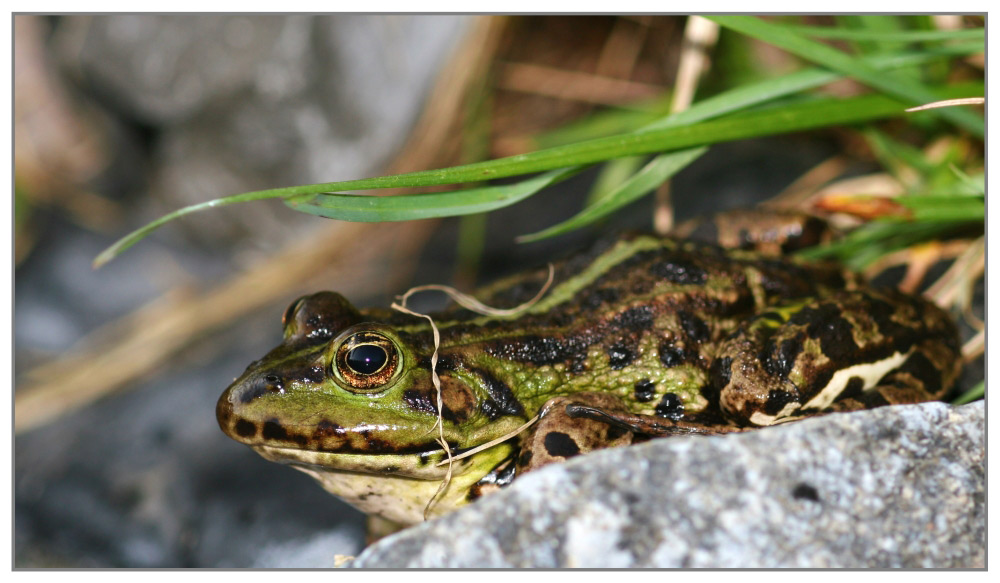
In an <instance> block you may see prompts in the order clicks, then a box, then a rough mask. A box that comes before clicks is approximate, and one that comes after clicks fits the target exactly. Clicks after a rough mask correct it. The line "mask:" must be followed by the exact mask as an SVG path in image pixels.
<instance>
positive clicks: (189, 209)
mask: <svg viewBox="0 0 1000 583" xmlns="http://www.w3.org/2000/svg"><path fill="white" fill-rule="evenodd" d="M296 188H297V187H294V186H291V187H288V188H276V189H273V190H258V191H255V192H247V193H244V194H236V195H233V196H227V197H224V198H216V199H213V200H209V201H206V202H200V203H198V204H193V205H191V206H186V207H184V208H181V209H177V210H175V211H174V212H172V213H169V214H166V215H163V216H162V217H160V218H158V219H156V220H155V221H153V222H151V223H149V224H146V225H144V226H142V227H140V228H138V229H136V230H134V231H132V232H131V233H129V234H128V235H125V236H124V237H122V238H121V239H118V240H117V241H115V242H114V244H113V245H111V246H110V247H108V248H107V249H105V250H104V251H101V253H100V255H98V256H97V257H95V258H94V262H93V263H92V266H93V268H94V269H97V268H98V267H101V266H102V265H104V264H105V263H107V262H108V261H111V260H112V259H114V258H115V257H117V256H118V255H120V254H121V253H122V252H124V251H125V250H126V249H128V248H129V247H131V246H132V245H135V244H136V243H138V242H139V241H141V240H143V239H144V238H146V236H147V235H149V234H150V233H152V232H153V231H155V230H156V229H159V228H160V227H162V226H163V225H165V224H166V223H169V222H170V221H172V220H174V219H179V218H181V217H183V216H184V215H189V214H191V213H196V212H198V211H203V210H206V209H210V208H216V207H220V206H226V205H230V204H238V203H241V202H250V201H254V200H265V199H268V198H279V197H281V196H288V195H290V194H295V193H294V191H295V189H296Z"/></svg>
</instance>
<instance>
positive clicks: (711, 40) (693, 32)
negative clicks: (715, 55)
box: [653, 16, 719, 235]
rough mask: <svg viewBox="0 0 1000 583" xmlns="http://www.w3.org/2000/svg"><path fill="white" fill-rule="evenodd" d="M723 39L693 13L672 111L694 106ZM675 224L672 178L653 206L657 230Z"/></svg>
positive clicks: (716, 29)
mask: <svg viewBox="0 0 1000 583" xmlns="http://www.w3.org/2000/svg"><path fill="white" fill-rule="evenodd" d="M718 38H719V25H718V24H716V23H714V22H712V21H711V20H708V19H707V18H702V17H700V16H689V17H688V20H687V25H686V26H685V27H684V45H683V47H682V49H681V58H680V63H679V64H678V66H677V77H676V81H675V83H674V95H673V99H672V101H671V102H670V113H678V112H681V111H684V110H685V109H687V108H688V107H690V106H691V102H692V101H693V100H694V94H695V92H696V91H697V90H698V81H699V80H700V79H701V75H702V73H704V72H705V70H707V69H708V66H709V62H710V61H709V57H708V51H709V50H711V48H712V47H714V46H715V43H716V41H717V40H718ZM673 227H674V205H673V203H672V202H671V196H670V181H669V180H668V181H666V182H664V183H663V184H662V185H660V187H659V188H658V189H656V200H655V203H654V208H653V230H654V231H656V232H657V233H659V234H660V235H666V234H667V233H669V232H670V230H671V229H673Z"/></svg>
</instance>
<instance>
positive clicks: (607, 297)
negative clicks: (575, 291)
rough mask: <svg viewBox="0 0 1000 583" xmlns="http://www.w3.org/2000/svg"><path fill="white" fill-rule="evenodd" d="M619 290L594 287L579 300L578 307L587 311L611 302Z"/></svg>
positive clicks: (616, 297)
mask: <svg viewBox="0 0 1000 583" xmlns="http://www.w3.org/2000/svg"><path fill="white" fill-rule="evenodd" d="M620 295H621V292H620V291H618V289H617V288H613V287H605V288H600V289H595V290H594V291H592V292H589V293H587V294H586V295H585V296H583V298H582V299H581V300H580V308H582V309H584V310H588V311H593V310H596V309H598V308H600V307H601V306H602V305H604V304H613V303H615V302H616V301H617V300H618V298H619V297H620Z"/></svg>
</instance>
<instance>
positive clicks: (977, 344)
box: [962, 329, 986, 363]
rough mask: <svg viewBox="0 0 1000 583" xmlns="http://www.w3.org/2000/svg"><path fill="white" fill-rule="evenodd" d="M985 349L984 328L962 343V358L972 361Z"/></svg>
mask: <svg viewBox="0 0 1000 583" xmlns="http://www.w3.org/2000/svg"><path fill="white" fill-rule="evenodd" d="M985 351H986V330H985V329H983V330H980V331H979V332H977V333H976V335H975V336H973V337H972V338H970V339H969V341H968V342H966V343H965V344H963V345H962V358H963V359H965V362H967V363H968V362H972V361H973V360H975V359H977V358H979V357H980V356H982V355H983V353H984V352H985Z"/></svg>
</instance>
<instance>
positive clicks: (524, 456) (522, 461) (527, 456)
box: [517, 449, 535, 468]
mask: <svg viewBox="0 0 1000 583" xmlns="http://www.w3.org/2000/svg"><path fill="white" fill-rule="evenodd" d="M534 455H535V454H534V453H533V452H532V451H531V450H530V449H526V450H524V451H522V452H521V455H520V456H519V457H518V458H517V465H519V466H521V467H522V468H523V467H525V466H527V465H528V464H530V463H531V458H532V457H534Z"/></svg>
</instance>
